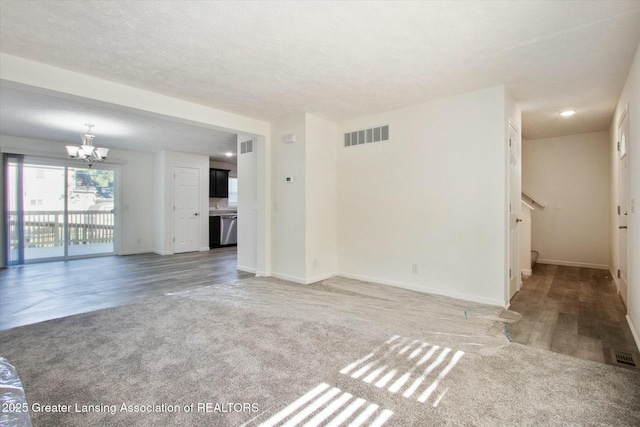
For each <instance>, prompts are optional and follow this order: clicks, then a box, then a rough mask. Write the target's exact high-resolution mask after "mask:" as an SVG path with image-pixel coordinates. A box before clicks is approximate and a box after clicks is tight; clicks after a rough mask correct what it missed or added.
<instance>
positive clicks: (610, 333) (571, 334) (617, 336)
mask: <svg viewBox="0 0 640 427" xmlns="http://www.w3.org/2000/svg"><path fill="white" fill-rule="evenodd" d="M509 309H510V310H513V311H516V312H518V313H520V314H521V315H522V320H521V321H520V322H517V323H515V324H512V325H509V326H508V330H509V333H510V335H511V338H512V339H513V341H515V342H518V343H520V344H525V345H529V346H532V347H538V348H544V349H547V350H551V351H554V352H558V353H564V354H568V355H571V356H575V357H579V358H581V359H585V360H592V361H596V362H601V363H607V364H613V363H612V357H611V349H615V350H621V351H625V352H630V353H638V348H637V347H636V344H635V342H634V340H633V335H632V333H631V330H630V329H629V325H628V323H627V320H626V318H625V313H626V310H625V308H624V305H623V304H622V300H621V299H620V296H619V295H618V294H617V292H616V287H615V284H614V282H613V279H612V278H611V276H610V273H609V272H608V271H607V270H595V269H589V268H578V267H564V266H557V265H549V264H538V265H536V266H535V268H534V269H533V275H532V276H530V277H529V278H527V279H525V281H524V284H523V286H522V289H521V290H520V291H519V292H518V293H516V295H515V296H514V297H513V299H512V300H511V306H510V307H509ZM616 366H620V365H617V364H616Z"/></svg>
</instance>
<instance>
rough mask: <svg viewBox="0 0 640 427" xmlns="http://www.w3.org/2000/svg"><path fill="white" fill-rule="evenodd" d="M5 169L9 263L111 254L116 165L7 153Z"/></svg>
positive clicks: (113, 241) (113, 248)
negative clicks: (80, 163)
mask: <svg viewBox="0 0 640 427" xmlns="http://www.w3.org/2000/svg"><path fill="white" fill-rule="evenodd" d="M101 166H102V165H101ZM6 171H7V175H6V177H7V181H6V190H7V196H8V197H7V207H6V209H7V211H6V220H7V224H6V227H7V233H6V236H7V242H6V248H7V252H6V253H7V264H8V265H17V264H25V263H31V262H41V261H53V260H64V259H74V258H85V257H91V256H98V255H113V254H114V253H115V237H116V236H115V234H116V227H115V209H116V206H115V201H116V198H115V189H116V171H115V170H114V169H110V168H108V167H95V168H88V167H76V166H68V165H65V164H63V163H57V162H56V161H55V160H50V159H39V158H30V157H23V156H18V155H9V156H7V157H6Z"/></svg>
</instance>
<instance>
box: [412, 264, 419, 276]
mask: <svg viewBox="0 0 640 427" xmlns="http://www.w3.org/2000/svg"><path fill="white" fill-rule="evenodd" d="M411 273H413V274H418V264H411Z"/></svg>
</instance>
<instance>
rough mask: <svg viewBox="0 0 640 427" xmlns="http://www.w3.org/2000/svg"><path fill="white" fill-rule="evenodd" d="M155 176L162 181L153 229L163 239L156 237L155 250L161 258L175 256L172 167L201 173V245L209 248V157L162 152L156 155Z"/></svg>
mask: <svg viewBox="0 0 640 427" xmlns="http://www.w3.org/2000/svg"><path fill="white" fill-rule="evenodd" d="M154 165H155V169H154V173H153V175H154V176H157V177H159V178H160V179H159V180H158V181H157V182H156V183H155V184H156V185H157V186H158V188H156V189H155V192H154V194H155V195H156V199H155V200H154V202H153V205H154V206H156V209H157V211H156V212H155V218H154V229H155V230H157V231H159V235H161V236H162V237H161V238H156V239H155V241H154V242H155V243H156V245H155V246H154V248H153V250H154V252H156V253H158V254H161V255H168V254H172V253H173V168H174V167H176V166H180V167H187V168H194V169H198V170H199V171H200V213H201V215H200V246H199V250H201V251H204V250H208V249H209V215H208V213H209V157H208V156H205V155H198V154H190V153H178V152H174V151H160V152H158V153H156V159H155V163H154Z"/></svg>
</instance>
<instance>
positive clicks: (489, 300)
mask: <svg viewBox="0 0 640 427" xmlns="http://www.w3.org/2000/svg"><path fill="white" fill-rule="evenodd" d="M337 276H342V277H346V278H348V279H356V280H362V281H365V282H372V283H378V284H381V285H388V286H394V287H396V288H402V289H408V290H410V291H416V292H420V293H423V294H435V295H442V296H445V297H450V298H456V299H461V300H465V301H473V302H479V303H481V304H489V305H496V306H498V307H505V306H506V305H507V304H508V303H509V302H508V301H507V302H505V301H502V300H496V299H492V298H484V297H480V296H475V295H468V294H463V293H459V292H448V291H445V290H442V289H437V288H426V287H421V286H417V285H413V284H408V283H400V282H395V281H389V280H381V279H378V278H375V277H368V276H363V275H360V274H351V273H344V272H340V273H338V274H337Z"/></svg>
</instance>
